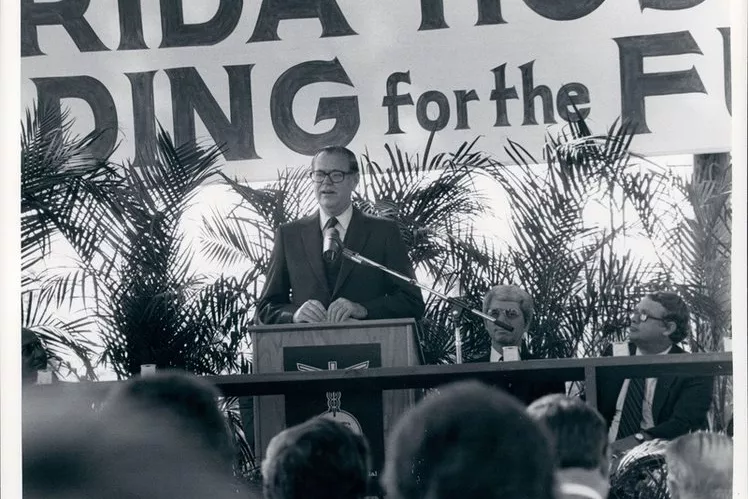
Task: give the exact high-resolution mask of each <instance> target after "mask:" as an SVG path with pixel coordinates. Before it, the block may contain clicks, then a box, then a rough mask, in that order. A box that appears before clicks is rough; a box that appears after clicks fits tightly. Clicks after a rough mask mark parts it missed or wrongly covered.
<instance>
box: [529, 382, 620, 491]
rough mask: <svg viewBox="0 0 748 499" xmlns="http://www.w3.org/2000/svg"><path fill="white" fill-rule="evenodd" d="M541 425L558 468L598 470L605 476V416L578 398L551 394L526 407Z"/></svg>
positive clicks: (606, 474) (606, 440) (606, 463)
mask: <svg viewBox="0 0 748 499" xmlns="http://www.w3.org/2000/svg"><path fill="white" fill-rule="evenodd" d="M527 412H528V413H529V414H530V417H531V418H533V419H534V420H535V421H537V422H539V423H540V424H542V425H543V426H544V427H545V428H546V429H547V430H548V434H549V435H550V438H551V440H552V442H553V444H554V449H555V453H556V464H557V466H558V468H559V469H565V468H584V469H588V470H600V472H601V473H602V474H603V476H605V477H607V476H608V471H609V456H608V430H607V424H606V423H605V419H603V417H602V416H601V415H600V413H599V412H597V411H596V410H595V409H594V408H592V407H590V406H589V405H587V404H586V403H585V402H584V401H583V400H582V399H580V398H577V397H568V396H566V395H560V394H553V395H546V396H545V397H541V398H539V399H538V400H536V401H535V402H533V403H532V404H530V406H529V407H528V408H527Z"/></svg>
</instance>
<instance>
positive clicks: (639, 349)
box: [635, 345, 673, 355]
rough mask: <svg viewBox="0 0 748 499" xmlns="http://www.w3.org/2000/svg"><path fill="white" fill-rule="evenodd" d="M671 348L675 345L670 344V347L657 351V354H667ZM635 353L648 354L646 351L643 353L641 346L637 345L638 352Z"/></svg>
mask: <svg viewBox="0 0 748 499" xmlns="http://www.w3.org/2000/svg"><path fill="white" fill-rule="evenodd" d="M671 348H673V345H670V346H669V347H667V348H666V349H665V350H663V351H662V352H657V353H656V354H655V355H665V354H667V353H670V349H671ZM635 355H647V354H645V353H642V349H641V348H639V347H637V348H636V354H635Z"/></svg>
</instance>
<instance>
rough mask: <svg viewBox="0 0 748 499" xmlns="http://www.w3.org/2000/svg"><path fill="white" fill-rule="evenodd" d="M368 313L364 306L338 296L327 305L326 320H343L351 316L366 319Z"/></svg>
mask: <svg viewBox="0 0 748 499" xmlns="http://www.w3.org/2000/svg"><path fill="white" fill-rule="evenodd" d="M368 314H369V311H368V310H366V307H364V306H363V305H360V304H358V303H354V302H352V301H350V300H346V299H345V298H338V299H337V300H335V301H334V302H332V303H331V304H330V306H329V307H327V320H328V321H330V322H343V321H344V320H347V319H350V318H351V317H352V318H354V319H366V316H367V315H368Z"/></svg>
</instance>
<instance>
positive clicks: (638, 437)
mask: <svg viewBox="0 0 748 499" xmlns="http://www.w3.org/2000/svg"><path fill="white" fill-rule="evenodd" d="M634 438H635V439H636V441H637V442H639V443H642V442H645V441H647V440H650V439H651V438H652V437H650V436H649V435H648V434H646V433H643V432H640V433H634Z"/></svg>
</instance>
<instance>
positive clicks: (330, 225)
mask: <svg viewBox="0 0 748 499" xmlns="http://www.w3.org/2000/svg"><path fill="white" fill-rule="evenodd" d="M336 225H338V219H337V218H335V217H330V218H329V219H328V220H327V223H325V228H324V230H327V229H331V228H333V227H335V226H336Z"/></svg>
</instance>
